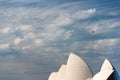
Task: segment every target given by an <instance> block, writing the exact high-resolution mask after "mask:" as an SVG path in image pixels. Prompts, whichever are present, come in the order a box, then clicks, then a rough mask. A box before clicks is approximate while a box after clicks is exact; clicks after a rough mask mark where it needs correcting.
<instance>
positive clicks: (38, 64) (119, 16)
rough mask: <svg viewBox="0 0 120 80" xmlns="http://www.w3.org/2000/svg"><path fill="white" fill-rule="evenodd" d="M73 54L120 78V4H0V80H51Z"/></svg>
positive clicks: (13, 0) (65, 0) (110, 0)
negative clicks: (105, 64) (106, 62)
mask: <svg viewBox="0 0 120 80" xmlns="http://www.w3.org/2000/svg"><path fill="white" fill-rule="evenodd" d="M71 52H72V53H75V54H77V55H79V56H81V57H82V58H83V59H84V60H85V61H86V62H87V63H88V64H89V65H90V67H91V68H92V70H93V72H94V73H96V72H98V71H99V69H100V67H101V64H102V62H103V61H104V59H105V58H108V59H109V60H110V61H111V62H112V64H113V65H114V66H115V67H116V68H117V70H118V71H119V72H120V62H119V61H120V1H119V0H0V80H47V79H48V76H49V74H50V73H51V72H53V71H57V70H58V69H59V67H60V65H61V64H63V63H64V64H65V63H66V61H67V58H68V55H69V53H71Z"/></svg>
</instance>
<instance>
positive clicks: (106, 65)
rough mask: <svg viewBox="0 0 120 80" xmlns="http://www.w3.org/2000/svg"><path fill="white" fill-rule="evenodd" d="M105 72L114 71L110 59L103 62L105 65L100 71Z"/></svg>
mask: <svg viewBox="0 0 120 80" xmlns="http://www.w3.org/2000/svg"><path fill="white" fill-rule="evenodd" d="M103 70H113V66H112V64H111V63H110V62H109V60H108V59H105V61H104V62H103V65H102V67H101V70H100V71H103Z"/></svg>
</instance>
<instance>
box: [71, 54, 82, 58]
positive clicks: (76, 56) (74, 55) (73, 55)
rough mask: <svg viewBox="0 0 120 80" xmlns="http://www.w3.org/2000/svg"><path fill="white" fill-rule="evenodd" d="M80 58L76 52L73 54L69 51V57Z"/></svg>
mask: <svg viewBox="0 0 120 80" xmlns="http://www.w3.org/2000/svg"><path fill="white" fill-rule="evenodd" d="M71 57H72V58H80V59H82V58H81V57H79V56H78V55H76V54H74V53H70V55H69V58H71Z"/></svg>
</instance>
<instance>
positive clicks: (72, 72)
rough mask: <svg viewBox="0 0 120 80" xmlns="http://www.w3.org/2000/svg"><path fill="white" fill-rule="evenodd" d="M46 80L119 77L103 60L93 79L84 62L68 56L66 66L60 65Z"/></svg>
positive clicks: (114, 79)
mask: <svg viewBox="0 0 120 80" xmlns="http://www.w3.org/2000/svg"><path fill="white" fill-rule="evenodd" d="M48 80H120V77H119V74H118V72H117V70H116V69H115V67H114V66H112V64H111V63H110V62H109V60H108V59H105V61H104V63H103V65H102V67H101V70H100V72H98V73H97V74H96V75H95V76H94V77H93V74H92V71H91V70H90V68H89V66H88V65H87V64H86V63H85V61H84V60H83V59H81V58H80V57H79V56H77V55H75V54H70V56H69V58H68V61H67V64H66V65H62V66H61V67H60V69H59V71H58V72H53V73H51V75H50V77H49V79H48Z"/></svg>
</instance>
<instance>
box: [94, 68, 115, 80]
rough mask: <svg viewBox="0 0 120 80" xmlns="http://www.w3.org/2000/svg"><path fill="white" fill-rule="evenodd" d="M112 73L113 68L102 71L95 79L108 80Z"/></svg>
mask: <svg viewBox="0 0 120 80" xmlns="http://www.w3.org/2000/svg"><path fill="white" fill-rule="evenodd" d="M112 73H113V70H105V71H101V72H99V73H97V74H96V75H95V76H94V77H93V80H107V79H108V78H109V77H110V75H111V74H112Z"/></svg>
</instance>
